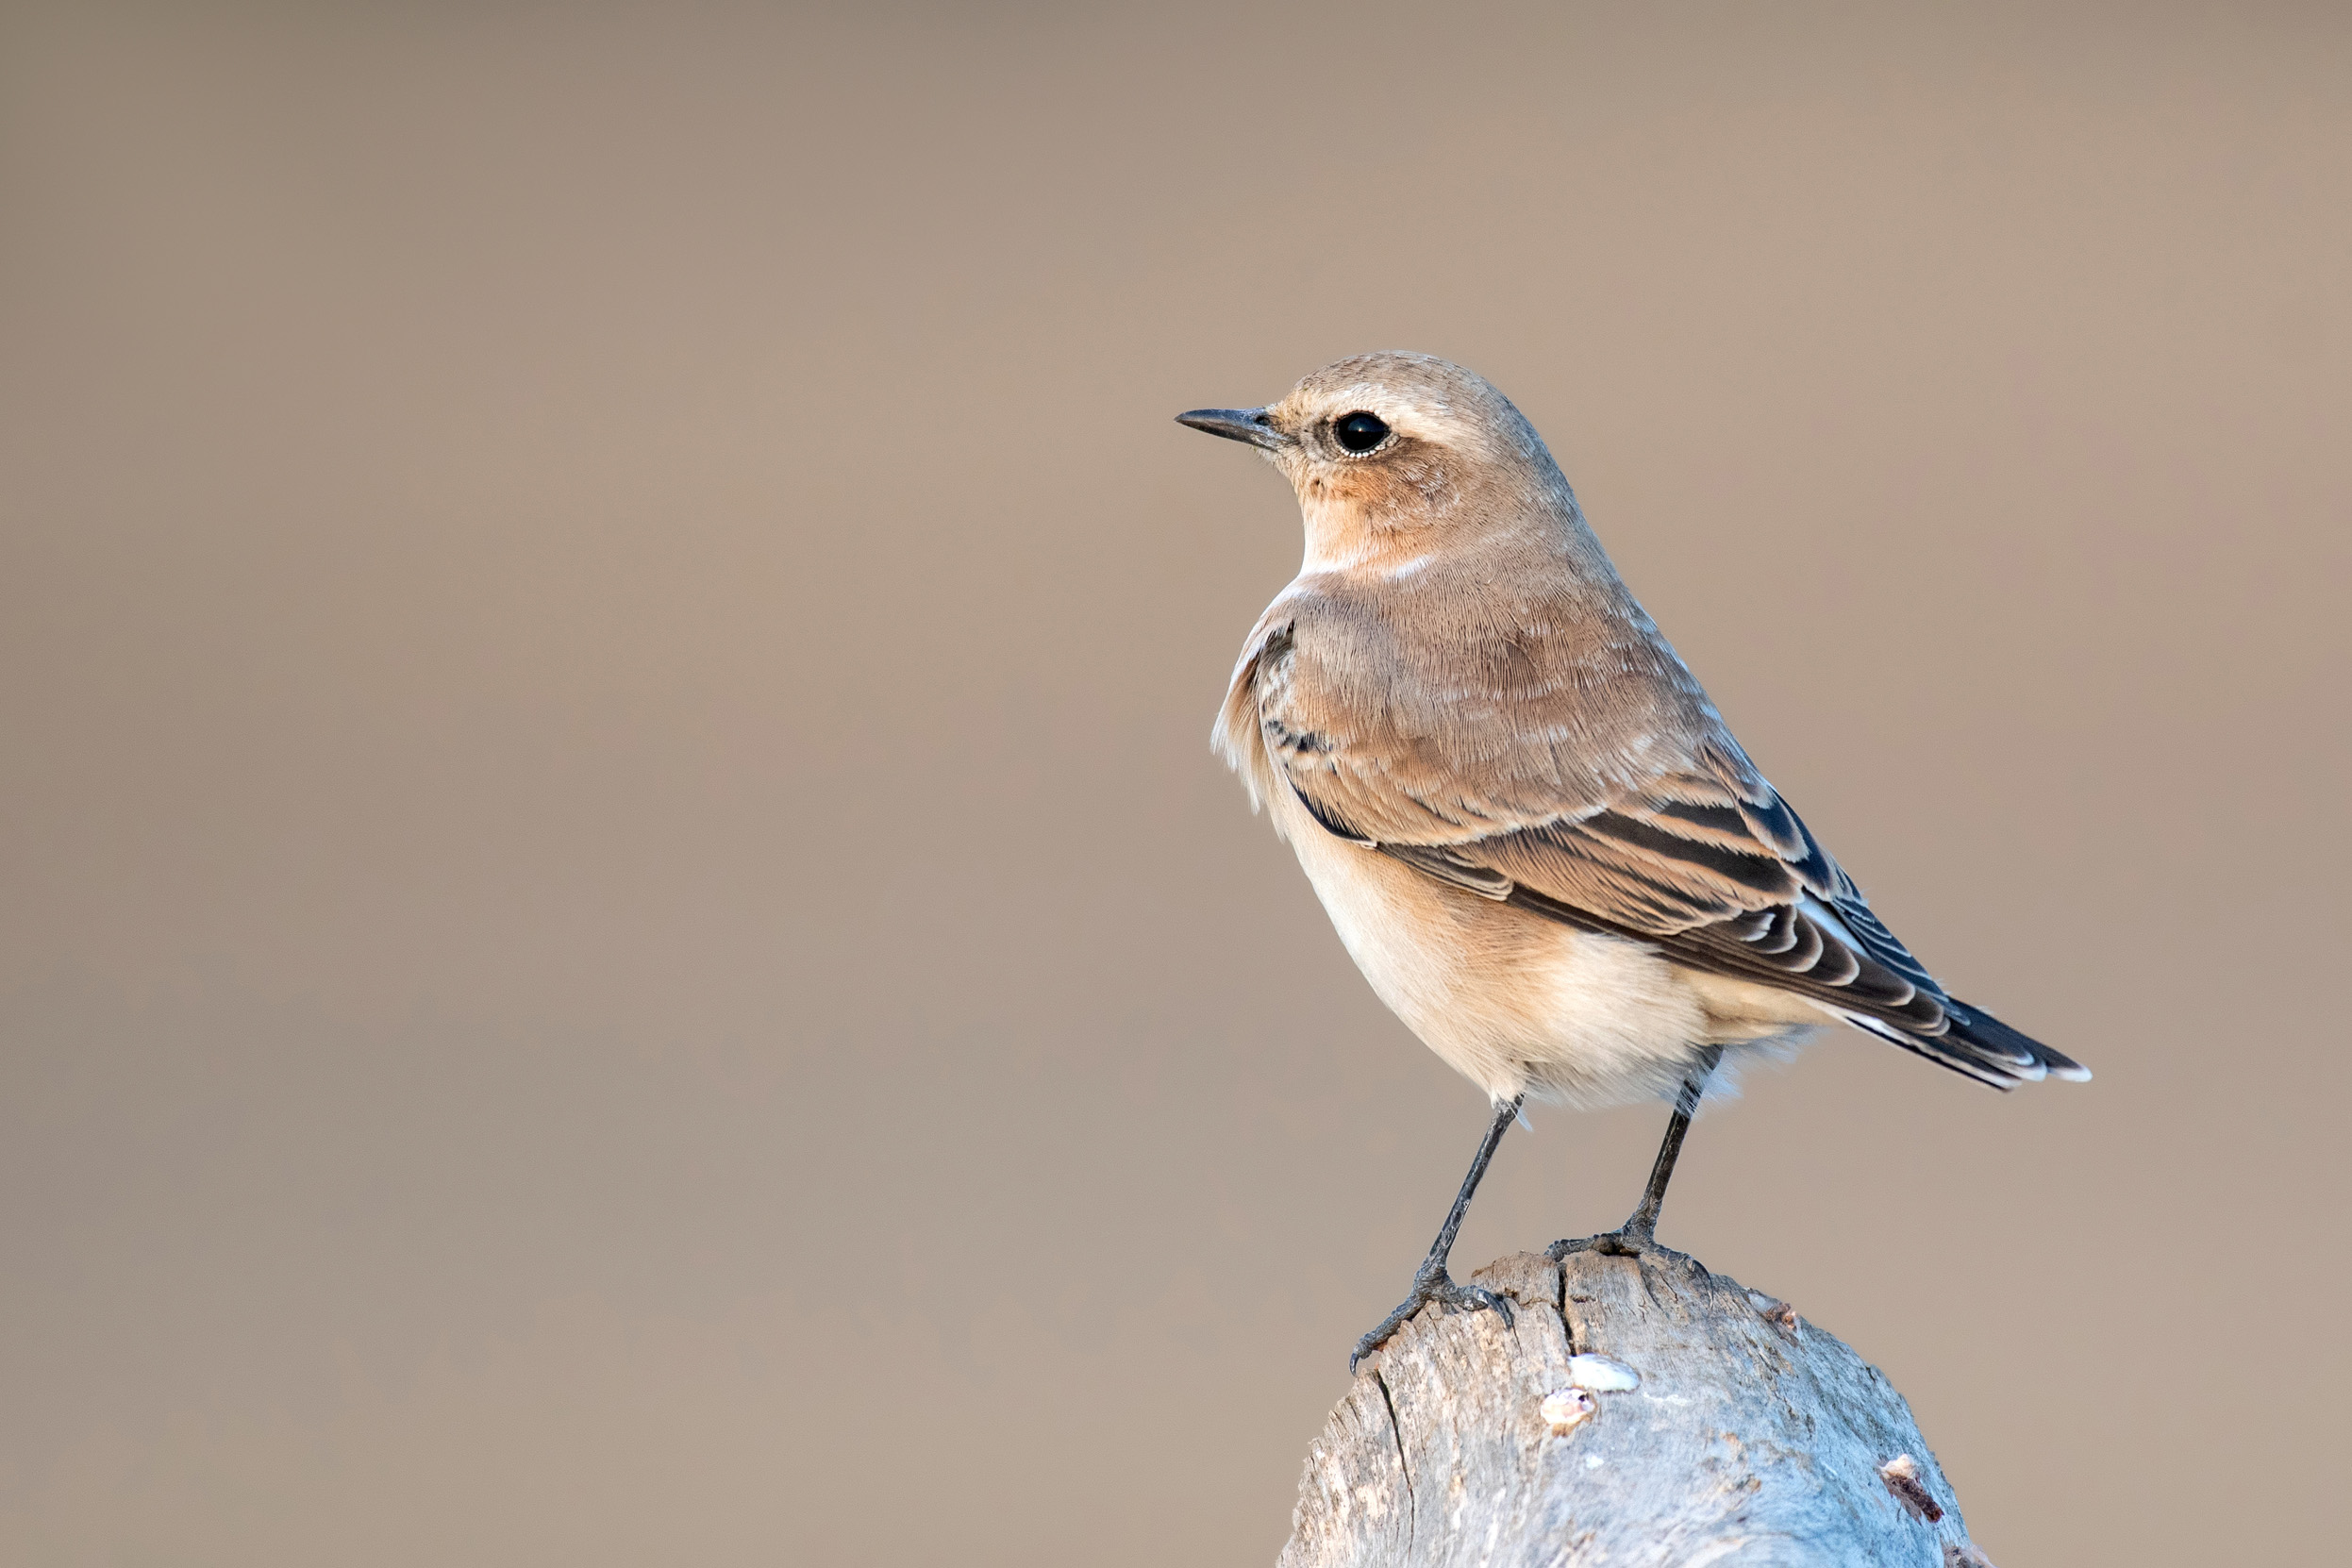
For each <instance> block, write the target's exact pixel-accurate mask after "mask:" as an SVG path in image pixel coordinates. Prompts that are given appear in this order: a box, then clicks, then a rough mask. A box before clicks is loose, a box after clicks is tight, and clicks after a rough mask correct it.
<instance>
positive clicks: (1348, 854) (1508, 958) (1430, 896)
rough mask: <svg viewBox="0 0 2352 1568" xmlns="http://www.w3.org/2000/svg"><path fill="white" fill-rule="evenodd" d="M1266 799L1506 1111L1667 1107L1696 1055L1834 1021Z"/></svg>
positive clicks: (1355, 950)
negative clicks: (1547, 1106)
mask: <svg viewBox="0 0 2352 1568" xmlns="http://www.w3.org/2000/svg"><path fill="white" fill-rule="evenodd" d="M1268 796H1269V798H1268V805H1269V806H1270V807H1271V808H1272V809H1273V812H1274V815H1275V826H1276V828H1277V829H1278V830H1279V831H1280V832H1281V834H1282V836H1283V837H1284V838H1285V839H1287V840H1289V841H1290V842H1291V845H1292V847H1293V849H1294V850H1295V851H1296V852H1297V855H1298V860H1299V864H1300V866H1301V867H1303V868H1304V869H1305V871H1306V873H1307V878H1308V880H1309V882H1311V883H1313V884H1314V889H1315V892H1316V894H1317V896H1319V897H1320V898H1321V899H1322V900H1323V907H1324V909H1326V911H1328V912H1329V914H1330V916H1331V924H1332V925H1333V926H1335V927H1337V928H1338V930H1339V934H1340V941H1341V942H1343V943H1344V944H1345V945H1346V947H1347V951H1348V954H1349V956H1350V957H1352V958H1354V959H1355V960H1356V964H1357V967H1358V968H1359V969H1361V970H1362V971H1363V973H1364V977H1365V978H1366V979H1367V980H1369V981H1371V983H1372V989H1373V991H1374V992H1375V993H1377V994H1378V996H1379V998H1380V1000H1381V1001H1383V1002H1385V1003H1387V1004H1388V1006H1389V1008H1390V1009H1391V1010H1393V1012H1395V1014H1396V1015H1397V1016H1398V1017H1399V1018H1401V1019H1403V1020H1404V1021H1405V1023H1406V1026H1408V1027H1410V1029H1411V1030H1412V1031H1413V1033H1415V1034H1417V1035H1419V1036H1420V1037H1421V1039H1422V1041H1423V1042H1424V1043H1426V1044H1427V1045H1428V1047H1429V1048H1430V1049H1431V1050H1433V1051H1435V1052H1436V1053H1437V1054H1438V1055H1439V1057H1441V1058H1442V1059H1444V1060H1445V1062H1446V1063H1447V1064H1449V1065H1450V1066H1452V1067H1453V1068H1454V1070H1455V1071H1457V1072H1459V1073H1460V1074H1461V1075H1462V1076H1464V1077H1467V1078H1468V1079H1470V1081H1471V1082H1473V1083H1475V1084H1476V1085H1478V1087H1479V1088H1481V1089H1483V1090H1485V1091H1486V1092H1487V1093H1488V1094H1489V1095H1490V1096H1492V1097H1493V1099H1495V1100H1497V1101H1503V1100H1508V1099H1510V1098H1511V1097H1512V1096H1513V1095H1516V1094H1520V1093H1527V1094H1530V1095H1533V1096H1535V1097H1537V1098H1540V1099H1549V1100H1560V1101H1565V1102H1567V1103H1569V1104H1571V1105H1576V1106H1582V1107H1588V1108H1592V1107H1599V1106H1606V1105H1622V1104H1625V1103H1626V1102H1628V1101H1632V1100H1641V1099H1648V1098H1651V1097H1654V1096H1659V1095H1667V1094H1672V1093H1674V1092H1675V1090H1676V1087H1677V1086H1678V1085H1679V1084H1680V1083H1681V1081H1682V1077H1683V1075H1684V1073H1685V1072H1686V1071H1687V1070H1688V1069H1689V1068H1690V1066H1691V1065H1692V1064H1693V1062H1694V1061H1695V1059H1697V1056H1698V1053H1699V1051H1700V1050H1701V1048H1702V1047H1705V1046H1708V1045H1727V1046H1730V1045H1746V1044H1754V1043H1784V1042H1790V1041H1792V1040H1793V1039H1794V1038H1796V1037H1799V1036H1801V1035H1802V1033H1803V1032H1804V1031H1805V1030H1807V1029H1809V1028H1810V1027H1814V1026H1821V1025H1825V1024H1828V1023H1831V1022H1834V1021H1835V1020H1834V1018H1833V1017H1832V1015H1830V1014H1828V1013H1827V1012H1825V1011H1823V1010H1822V1009H1818V1008H1816V1007H1814V1006H1813V1005H1812V1004H1810V1003H1809V1002H1807V1001H1805V1000H1804V999H1803V998H1802V997H1798V996H1795V995H1793V994H1791V993H1787V992H1783V991H1779V990H1777V989H1774V988H1772V987H1767V986H1759V985H1751V984H1749V983H1747V982H1744V981H1741V980H1731V979H1725V978H1722V977H1720V976H1711V975H1706V974H1702V973H1700V972H1698V971H1696V970H1691V969H1685V968H1683V967H1682V966H1681V965H1679V964H1676V963H1672V962H1669V961H1668V960H1667V959H1663V958H1661V957H1660V956H1659V955H1658V953H1657V952H1656V951H1655V950H1654V949H1652V948H1650V947H1648V946H1646V945H1644V944H1643V943H1641V942H1630V941H1626V940H1624V939H1622V938H1618V937H1611V936H1602V935H1598V934H1595V933H1593V932H1588V931H1579V930H1576V929H1575V928H1574V927H1571V926H1563V925H1561V924H1560V922H1558V921H1554V920H1547V919H1545V918H1544V917H1543V916H1542V915H1539V914H1534V913H1531V912H1529V911H1527V910H1525V909H1515V908H1513V907H1511V906H1510V905H1508V904H1502V903H1498V902H1496V901H1494V900H1493V899H1489V898H1481V897H1479V896H1478V895H1477V894H1476V893H1473V892H1464V891H1462V890H1460V889H1458V888H1453V887H1449V886H1447V885H1446V884H1444V883H1442V882H1438V881H1436V880H1434V879H1432V878H1430V877H1428V876H1425V875H1423V874H1422V873H1420V872H1417V871H1415V870H1413V869H1412V868H1411V867H1410V866H1408V865H1406V864H1404V863H1403V862H1401V861H1398V860H1395V859H1391V858H1389V857H1388V856H1385V855H1382V854H1380V853H1379V852H1378V851H1376V850H1372V849H1366V848H1364V847H1362V846H1360V845H1358V844H1352V843H1349V842H1346V841H1344V840H1342V839H1338V838H1335V837H1333V836H1332V835H1331V834H1329V833H1327V832H1326V831H1324V829H1323V828H1322V827H1321V826H1318V825H1317V824H1316V823H1315V822H1314V821H1313V819H1311V818H1310V817H1309V816H1308V815H1307V813H1306V811H1305V810H1304V809H1302V808H1301V807H1300V806H1299V804H1298V802H1297V800H1296V799H1295V798H1294V797H1293V796H1292V795H1291V794H1290V792H1289V791H1287V790H1281V791H1278V792H1276V791H1270V792H1268Z"/></svg>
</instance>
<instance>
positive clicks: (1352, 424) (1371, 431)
mask: <svg viewBox="0 0 2352 1568" xmlns="http://www.w3.org/2000/svg"><path fill="white" fill-rule="evenodd" d="M1331 434H1332V435H1333V436H1334V437H1336V438H1337V439H1338V441H1339V443H1340V444H1341V445H1342V446H1344V447H1346V448H1347V449H1348V450H1349V451H1350V452H1369V451H1371V450H1372V449H1373V448H1374V447H1376V446H1377V445H1379V444H1380V443H1381V442H1384V441H1386V440H1388V439H1389V427H1388V425H1387V424H1386V423H1385V422H1383V421H1382V419H1381V418H1380V416H1379V415H1378V414H1376V413H1371V412H1368V411H1367V410H1365V409H1357V410H1356V411H1355V412H1354V413H1352V414H1342V415H1341V416H1340V417H1339V420H1338V422H1337V423H1336V424H1334V425H1332V426H1331Z"/></svg>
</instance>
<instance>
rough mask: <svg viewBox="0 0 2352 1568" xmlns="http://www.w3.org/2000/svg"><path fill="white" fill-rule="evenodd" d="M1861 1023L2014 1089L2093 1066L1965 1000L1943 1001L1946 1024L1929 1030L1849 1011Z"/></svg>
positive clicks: (2086, 1072)
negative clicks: (2011, 1026)
mask: <svg viewBox="0 0 2352 1568" xmlns="http://www.w3.org/2000/svg"><path fill="white" fill-rule="evenodd" d="M1845 1016H1846V1018H1847V1020H1848V1021H1849V1022H1850V1023H1852V1024H1853V1025H1854V1026H1856V1027H1857V1028H1861V1029H1867V1030H1868V1031H1870V1032H1871V1033H1872V1034H1875V1035H1877V1036H1878V1037H1879V1038H1880V1039H1882V1040H1889V1041H1893V1043H1895V1044H1897V1045H1900V1046H1902V1047H1903V1048H1904V1049H1905V1050H1907V1051H1915V1052H1917V1053H1918V1054H1919V1055H1921V1056H1923V1057H1926V1058H1927V1059H1928V1060H1929V1061H1932V1062H1934V1063H1936V1064H1937V1065H1938V1066H1940V1067H1949V1068H1950V1069H1951V1070H1952V1071H1953V1072H1955V1073H1960V1074H1962V1075H1964V1076H1968V1077H1972V1078H1975V1079H1976V1080H1977V1082H1978V1083H1989V1084H1991V1085H1992V1086H1993V1088H1995V1089H2014V1088H2016V1087H2017V1086H2018V1085H2019V1084H2021V1083H2032V1082H2034V1081H2036V1080H2038V1079H2041V1078H2045V1077H2049V1078H2068V1079H2071V1080H2073V1081H2075V1082H2077V1083H2081V1082H2083V1081H2085V1080H2087V1079H2088V1078H2089V1077H2090V1076H2091V1069H2089V1068H2088V1067H2085V1066H2084V1065H2083V1064H2082V1063H2080V1062H2078V1061H2077V1060H2076V1059H2074V1058H2072V1057H2070V1056H2067V1055H2066V1054H2065V1053H2063V1052H2061V1051H2056V1050H2052V1049H2051V1048H2050V1047H2049V1046H2047V1045H2044V1044H2043V1043H2042V1042H2040V1041H2038V1040H2036V1039H2034V1038H2033V1037H2032V1036H2030V1035H2027V1034H2021V1033H2020V1032H2018V1031H2017V1030H2015V1029H2012V1028H2010V1026H2008V1025H2007V1024H2004V1023H2002V1022H2001V1021H2000V1020H1999V1019H1997V1018H1995V1017H1993V1015H1992V1014H1991V1013H1989V1012H1986V1011H1984V1010H1983V1009H1979V1008H1973V1007H1970V1006H1969V1005H1968V1004H1967V1003H1965V1002H1958V1001H1947V1002H1945V1003H1944V1004H1943V1028H1941V1029H1939V1030H1937V1031H1935V1032H1934V1033H1932V1034H1930V1033H1927V1032H1926V1031H1924V1030H1911V1029H1906V1028H1902V1027H1900V1026H1897V1025H1894V1024H1893V1023H1890V1022H1888V1021H1887V1020H1886V1019H1883V1018H1865V1017H1862V1016H1860V1015H1859V1014H1855V1013H1848V1014H1846V1015H1845Z"/></svg>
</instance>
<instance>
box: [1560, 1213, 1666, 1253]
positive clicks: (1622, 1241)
mask: <svg viewBox="0 0 2352 1568" xmlns="http://www.w3.org/2000/svg"><path fill="white" fill-rule="evenodd" d="M1672 1250H1673V1249H1672V1248H1670V1247H1662V1246H1660V1245H1659V1244H1658V1227H1657V1225H1656V1223H1655V1222H1653V1223H1651V1224H1649V1225H1643V1224H1642V1223H1641V1221H1640V1220H1639V1219H1638V1218H1636V1219H1631V1220H1627V1221H1626V1223H1625V1224H1623V1225H1621V1226H1618V1227H1617V1228H1616V1229H1614V1230H1604V1231H1602V1232H1601V1233H1600V1234H1599V1235H1598V1236H1578V1237H1576V1238H1575V1239H1573V1240H1571V1241H1565V1242H1554V1243H1552V1244H1551V1245H1550V1246H1547V1247H1545V1248H1544V1249H1543V1256H1544V1257H1546V1258H1548V1259H1551V1260H1552V1261H1553V1262H1555V1263H1557V1262H1559V1261H1560V1259H1563V1258H1565V1257H1567V1256H1568V1255H1569V1254H1570V1253H1572V1252H1597V1253H1599V1254H1600V1255H1601V1256H1602V1257H1604V1258H1642V1257H1646V1256H1648V1255H1650V1254H1653V1253H1661V1252H1669V1251H1672Z"/></svg>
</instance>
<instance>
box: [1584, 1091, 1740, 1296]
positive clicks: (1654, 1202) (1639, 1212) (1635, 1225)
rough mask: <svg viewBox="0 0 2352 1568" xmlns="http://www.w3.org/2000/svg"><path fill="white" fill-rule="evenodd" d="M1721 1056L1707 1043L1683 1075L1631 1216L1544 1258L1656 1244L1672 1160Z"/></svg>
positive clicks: (1629, 1251) (1634, 1250)
mask: <svg viewBox="0 0 2352 1568" xmlns="http://www.w3.org/2000/svg"><path fill="white" fill-rule="evenodd" d="M1722 1059H1723V1047H1722V1046H1720V1045H1710V1046H1708V1047H1707V1048H1706V1049H1705V1050H1704V1051H1701V1052H1700V1053H1699V1059H1698V1062H1697V1064H1696V1065H1694V1066H1693V1068H1692V1069H1691V1072H1690V1074H1689V1076H1686V1077H1684V1078H1683V1080H1682V1093H1679V1094H1677V1095H1676V1097H1675V1113H1674V1115H1673V1117H1672V1118H1671V1119H1669V1120H1668V1121H1667V1123H1666V1139H1665V1142H1664V1143H1660V1144H1659V1145H1658V1159H1656V1160H1654V1161H1653V1162H1652V1163H1651V1165H1650V1179H1649V1184H1648V1185H1647V1186H1646V1187H1644V1188H1643V1189H1642V1201H1641V1202H1640V1203H1639V1204H1637V1205H1635V1206H1634V1209H1633V1216H1632V1218H1630V1219H1628V1220H1626V1223H1625V1224H1623V1225H1621V1226H1618V1227H1617V1228H1616V1229H1614V1230H1611V1231H1608V1232H1605V1233H1603V1234H1602V1235H1598V1236H1588V1237H1585V1238H1582V1239H1580V1240H1577V1241H1573V1242H1554V1243H1552V1244H1551V1245H1550V1246H1548V1247H1545V1248H1544V1249H1543V1255H1544V1256H1545V1257H1547V1258H1549V1259H1552V1260H1553V1261H1554V1262H1558V1261H1560V1259H1562V1258H1565V1257H1566V1256H1567V1255H1568V1254H1570V1253H1572V1252H1585V1251H1593V1252H1605V1253H1614V1254H1618V1255H1620V1256H1628V1257H1630V1256H1637V1255H1639V1254H1641V1253H1644V1252H1647V1251H1649V1250H1650V1249H1651V1248H1652V1247H1654V1246H1656V1245H1657V1244H1658V1211H1659V1210H1660V1209H1663V1208H1664V1207H1665V1205H1666V1183H1668V1182H1669V1181H1672V1180H1673V1179H1674V1175H1675V1161H1676V1159H1680V1158H1681V1157H1682V1140H1683V1138H1684V1136H1685V1135H1687V1134H1688V1133H1689V1132H1690V1130H1691V1118H1692V1117H1693V1116H1695V1115H1697V1114H1698V1108H1699V1101H1700V1099H1701V1098H1702V1097H1704V1096H1705V1094H1706V1093H1707V1080H1708V1079H1709V1078H1710V1077H1711V1076H1714V1072H1715V1064H1716V1063H1717V1062H1719V1061H1721V1060H1722Z"/></svg>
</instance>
